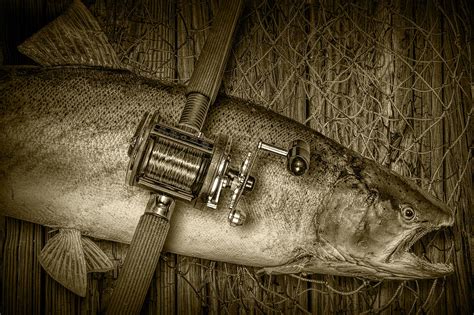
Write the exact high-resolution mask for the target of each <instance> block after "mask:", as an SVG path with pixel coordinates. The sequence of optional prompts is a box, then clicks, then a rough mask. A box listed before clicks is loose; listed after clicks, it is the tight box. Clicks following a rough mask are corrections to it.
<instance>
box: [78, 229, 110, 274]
mask: <svg viewBox="0 0 474 315" xmlns="http://www.w3.org/2000/svg"><path fill="white" fill-rule="evenodd" d="M82 247H83V250H84V257H85V259H86V266H87V272H105V271H109V270H112V269H114V265H113V264H112V262H111V261H110V259H109V257H107V255H106V254H105V253H104V252H103V251H102V249H100V248H99V246H97V245H96V244H95V243H94V242H93V241H92V240H91V239H89V238H87V237H83V238H82Z"/></svg>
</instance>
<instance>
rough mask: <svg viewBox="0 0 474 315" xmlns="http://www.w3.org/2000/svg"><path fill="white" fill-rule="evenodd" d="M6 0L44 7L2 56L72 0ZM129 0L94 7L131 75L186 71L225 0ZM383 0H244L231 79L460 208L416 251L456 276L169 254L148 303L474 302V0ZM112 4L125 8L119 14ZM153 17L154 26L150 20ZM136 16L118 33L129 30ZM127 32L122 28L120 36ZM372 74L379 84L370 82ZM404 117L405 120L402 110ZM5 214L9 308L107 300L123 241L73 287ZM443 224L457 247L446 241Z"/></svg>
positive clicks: (439, 308) (188, 306)
mask: <svg viewBox="0 0 474 315" xmlns="http://www.w3.org/2000/svg"><path fill="white" fill-rule="evenodd" d="M5 3H8V4H9V6H8V7H7V9H8V10H6V12H10V13H12V12H13V14H11V16H15V17H19V18H18V20H19V21H24V20H25V14H26V13H28V14H29V15H31V16H34V17H35V18H34V19H33V20H31V23H26V24H25V23H20V24H21V25H23V26H21V27H20V28H18V29H17V30H15V31H14V32H11V33H9V34H8V35H5V32H4V34H3V37H2V38H3V40H2V45H1V46H2V56H3V57H2V59H3V61H4V62H7V63H18V62H20V63H25V62H28V61H27V60H25V58H22V57H19V55H17V53H16V52H15V51H14V50H13V49H12V47H13V45H16V44H18V43H19V41H20V40H22V39H24V38H25V37H26V36H29V33H32V32H33V28H38V27H40V26H41V25H44V23H46V22H47V21H49V20H51V19H52V18H53V17H54V16H55V15H57V14H58V13H59V12H60V11H61V10H62V9H63V8H64V7H65V4H67V1H56V2H51V1H46V0H34V1H33V0H31V1H24V2H22V3H20V2H19V1H16V2H15V1H13V0H9V1H8V2H5ZM126 5H130V4H129V3H128V2H126V1H122V2H120V4H114V3H112V2H108V1H102V0H97V1H96V2H95V7H94V8H93V12H94V14H96V16H98V19H99V22H100V23H101V26H103V27H104V28H105V31H106V33H107V34H108V35H109V36H110V38H112V39H115V40H116V41H115V42H114V43H115V47H116V48H117V49H119V50H120V51H119V52H121V54H119V55H120V56H121V57H122V58H123V59H124V60H127V62H128V64H129V68H130V69H133V70H134V71H135V68H133V65H134V64H139V67H138V70H137V72H138V73H140V74H142V75H145V76H149V77H151V76H155V77H157V78H160V79H163V80H166V81H173V82H179V83H185V82H186V81H187V80H188V79H189V77H190V75H191V73H192V71H193V68H194V63H195V62H196V60H197V59H198V57H199V52H200V49H201V48H202V46H203V44H204V41H205V39H206V35H207V29H208V27H209V25H210V23H211V22H212V17H213V15H214V14H215V12H216V10H217V8H218V7H219V5H220V2H219V1H210V2H206V1H197V0H193V1H179V2H174V1H169V0H163V1H143V2H137V4H134V5H135V6H134V7H133V10H130V12H132V13H133V14H130V15H128V14H127V13H130V12H128V11H127V9H129V7H127V6H126ZM379 5H380V6H381V7H380V9H381V10H382V11H376V8H374V7H373V3H372V2H370V1H362V0H360V1H357V3H355V4H348V3H343V2H342V1H339V0H332V1H322V2H320V1H313V0H307V1H304V2H301V3H299V4H295V3H294V2H291V1H279V2H277V3H273V2H272V1H248V2H247V7H246V9H245V11H244V14H243V17H242V24H241V26H240V28H239V29H240V33H239V35H238V37H237V38H236V45H235V47H234V52H233V55H232V56H231V61H230V63H229V66H228V68H227V70H226V78H225V79H224V81H225V85H224V90H225V91H226V93H229V94H232V95H235V96H239V97H243V98H250V99H252V100H254V101H256V102H257V103H261V104H264V105H265V106H267V107H269V108H272V109H273V110H275V111H278V112H280V113H284V114H285V115H287V116H289V117H292V118H294V119H296V120H298V121H300V122H305V123H307V124H309V125H310V126H311V127H313V128H315V129H317V130H319V131H321V132H323V133H324V134H326V135H328V136H330V137H332V138H334V139H336V140H338V141H340V142H342V143H344V144H345V145H347V146H350V147H352V148H354V149H356V150H357V151H359V152H361V153H362V154H364V155H366V156H369V157H372V158H374V159H376V160H378V161H379V162H381V163H384V164H386V165H387V166H392V167H393V168H394V169H395V170H397V171H399V172H402V173H403V172H406V174H405V175H408V176H412V177H414V178H416V179H417V183H418V184H420V185H422V186H423V187H425V188H429V187H431V188H432V189H433V190H434V191H435V192H436V194H437V195H438V196H439V197H441V198H444V199H445V200H446V201H447V202H448V203H449V204H450V205H452V206H454V208H455V209H456V225H455V227H454V228H453V229H452V230H451V232H448V233H447V234H450V235H447V236H446V237H444V235H440V236H439V240H437V241H436V243H431V240H429V239H427V240H426V241H425V242H424V243H425V245H430V247H429V249H428V250H425V249H423V248H421V246H420V247H419V248H417V250H418V251H420V252H424V251H426V254H427V255H428V256H429V257H431V258H433V259H436V260H439V261H444V260H445V259H452V260H453V261H454V263H455V266H456V274H455V275H454V276H451V277H448V278H447V279H439V280H437V281H433V280H428V281H410V282H406V283H400V282H391V281H387V282H383V283H376V282H371V283H368V284H365V283H364V282H363V281H361V280H359V279H351V278H343V277H333V276H326V275H310V276H306V277H308V278H309V279H310V280H311V281H305V280H302V279H303V278H295V277H291V276H278V277H275V276H271V277H270V276H259V277H256V276H255V275H254V273H253V270H252V269H251V268H248V269H247V268H245V267H241V266H235V265H231V264H226V263H216V262H210V261H206V260H201V259H195V258H189V257H183V256H178V255H174V254H165V255H163V256H162V258H161V259H160V264H159V266H158V268H157V269H156V272H155V277H154V279H153V282H152V286H151V288H150V291H149V293H148V296H147V299H146V302H145V305H144V308H143V310H142V311H143V313H146V314H174V313H181V314H189V313H224V314H237V313H241V314H261V313H268V314H271V313H274V314H277V313H292V314H300V313H306V312H309V313H312V314H327V313H360V312H363V311H368V310H371V309H379V310H380V311H382V312H383V313H384V314H389V313H390V314H392V313H393V314H396V313H400V312H402V311H403V312H405V313H409V312H410V311H411V312H412V313H415V312H433V313H437V312H439V313H445V314H450V313H453V312H458V313H460V314H462V313H464V314H468V313H469V312H471V311H472V282H471V281H472V280H471V278H470V277H471V270H470V266H471V264H472V262H471V256H470V255H471V253H470V243H469V238H470V236H471V233H472V226H470V221H469V218H470V217H471V216H472V208H473V196H472V189H473V187H472V178H469V175H468V174H469V171H470V170H471V171H472V166H469V161H470V160H472V149H471V148H470V146H472V143H473V131H472V120H471V117H472V100H473V94H472V92H471V89H472V84H473V81H472V77H471V76H472V73H469V74H467V73H466V72H465V70H464V68H463V67H466V65H469V64H471V65H472V56H471V55H469V54H465V53H462V51H461V49H462V47H461V46H460V43H464V42H465V41H466V38H472V24H470V22H469V16H468V15H469V14H468V13H469V12H471V13H472V4H469V3H468V2H466V1H460V2H459V5H458V6H453V4H452V3H451V2H450V1H441V2H436V5H435V3H434V2H432V1H421V2H416V3H412V2H410V1H402V0H400V1H395V2H394V3H392V5H389V6H386V3H385V2H383V3H379ZM296 6H297V8H295V7H296ZM441 9H442V10H441ZM113 10H116V11H114V12H115V13H116V16H118V17H119V18H118V19H117V20H113V19H112V20H111V16H112V15H110V14H109V13H110V12H111V11H113ZM4 12H5V10H4ZM374 12H375V13H377V14H379V15H377V14H375V15H374V14H373V13H374ZM4 14H5V13H4ZM130 16H132V17H133V19H129V18H130ZM374 16H375V17H378V19H377V18H375V19H374ZM145 17H147V18H148V19H151V20H152V21H153V23H151V24H147V25H142V24H140V23H141V21H142V20H141V18H145ZM9 20H10V19H9ZM4 22H6V20H4ZM127 27H128V29H127V30H126V32H125V33H123V32H122V31H121V28H127ZM10 29H11V28H10ZM140 30H141V31H146V33H147V34H148V35H149V36H148V35H147V37H146V38H144V39H143V40H141V41H139V42H133V38H136V37H137V34H142V32H141V31H140ZM123 34H127V36H126V37H120V36H122V35H123ZM120 39H122V41H121V42H120V41H119V40H120ZM371 44H374V45H373V46H371ZM360 56H363V57H360ZM358 58H359V59H358ZM361 58H362V59H361ZM371 58H373V59H371ZM377 65H383V66H382V67H377ZM467 72H469V71H467ZM374 78H378V79H379V81H373V82H372V81H371V80H373V79H374ZM397 109H398V110H399V111H397ZM403 115H406V116H407V117H409V118H410V120H409V121H403V119H401V117H402V116H403ZM443 115H444V116H443ZM439 117H442V118H441V119H439V122H437V123H436V124H434V125H433V121H436V119H438V118H439ZM397 137H398V138H397ZM398 139H399V140H398ZM426 179H428V180H426ZM430 179H431V183H430V181H429V180H430ZM430 184H431V185H430ZM0 227H1V228H0V250H1V253H2V259H1V260H0V267H1V269H2V273H1V282H2V289H1V290H2V292H1V294H2V299H1V303H0V307H1V310H2V313H5V314H29V313H31V314H40V313H48V314H49V313H51V314H98V313H101V312H103V311H104V310H105V308H106V306H107V302H108V299H109V297H110V293H111V291H112V288H113V286H114V283H115V280H116V279H117V277H118V275H119V274H120V266H121V264H122V263H123V260H124V258H125V255H126V251H127V246H126V245H122V244H115V243H112V242H105V241H100V242H99V245H100V247H101V248H103V249H104V251H105V252H106V253H107V254H108V256H109V257H111V258H112V260H113V262H114V264H115V266H116V269H115V270H113V271H111V272H108V273H105V274H92V275H89V277H88V288H89V289H88V294H87V296H86V297H85V298H79V297H77V296H75V295H73V294H72V293H70V292H69V291H67V290H66V289H64V288H63V287H62V286H60V285H59V284H57V283H56V282H55V281H54V280H52V279H51V278H50V277H49V276H47V275H46V274H45V272H44V271H43V270H42V269H41V267H40V266H39V263H38V260H37V255H38V253H39V252H40V250H41V248H42V247H43V246H44V244H45V241H46V240H47V239H48V238H49V237H50V232H51V230H50V229H47V228H44V227H41V226H39V225H35V224H32V223H27V222H21V221H18V220H15V219H10V218H6V219H4V218H3V219H2V220H0ZM449 237H453V240H454V246H451V245H450V243H449V241H445V240H444V239H445V238H448V239H449ZM431 245H436V247H434V246H431ZM450 257H452V258H450Z"/></svg>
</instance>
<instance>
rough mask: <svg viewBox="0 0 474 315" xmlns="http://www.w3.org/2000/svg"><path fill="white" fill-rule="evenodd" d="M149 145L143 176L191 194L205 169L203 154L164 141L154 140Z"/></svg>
mask: <svg viewBox="0 0 474 315" xmlns="http://www.w3.org/2000/svg"><path fill="white" fill-rule="evenodd" d="M151 145H152V146H153V147H152V148H151V152H150V153H149V158H148V163H147V165H146V168H145V169H144V174H145V176H147V177H150V178H152V179H154V180H157V181H159V182H162V183H164V184H167V185H170V186H172V187H177V188H179V189H182V190H184V191H188V192H193V191H194V188H195V186H196V184H197V182H198V179H199V177H200V175H201V174H202V173H203V171H204V168H205V158H204V153H203V152H201V151H199V150H196V149H193V148H189V147H183V146H182V145H179V144H177V143H175V142H172V141H169V140H166V139H156V140H155V142H154V143H153V144H149V146H151ZM149 149H150V148H149Z"/></svg>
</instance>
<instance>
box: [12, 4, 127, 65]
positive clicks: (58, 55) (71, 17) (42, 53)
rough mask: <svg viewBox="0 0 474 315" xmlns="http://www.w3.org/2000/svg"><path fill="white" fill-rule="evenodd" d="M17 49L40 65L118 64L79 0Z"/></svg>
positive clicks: (96, 24) (115, 56)
mask: <svg viewBox="0 0 474 315" xmlns="http://www.w3.org/2000/svg"><path fill="white" fill-rule="evenodd" d="M18 50H19V51H20V52H21V53H22V54H24V55H26V56H27V57H29V58H31V59H33V60H34V61H36V62H37V63H39V64H40V65H42V66H58V65H86V66H101V67H110V68H119V65H120V61H119V58H118V57H117V54H116V53H115V51H114V49H113V47H112V45H110V43H109V41H108V39H107V36H106V35H105V33H104V32H103V31H102V29H101V28H100V26H99V23H98V22H97V20H96V19H95V17H94V16H93V15H92V14H91V13H90V12H89V10H88V9H87V8H86V6H85V5H84V4H82V2H81V1H79V0H74V1H72V4H71V5H70V7H69V8H68V9H67V10H66V11H65V12H64V13H63V14H62V15H60V16H59V17H58V18H56V19H55V20H54V21H52V22H51V23H49V24H48V25H46V26H45V27H43V28H42V29H41V30H39V31H38V32H37V33H35V34H34V35H33V36H31V37H30V38H28V39H27V40H26V41H25V42H23V43H22V44H21V45H20V46H18Z"/></svg>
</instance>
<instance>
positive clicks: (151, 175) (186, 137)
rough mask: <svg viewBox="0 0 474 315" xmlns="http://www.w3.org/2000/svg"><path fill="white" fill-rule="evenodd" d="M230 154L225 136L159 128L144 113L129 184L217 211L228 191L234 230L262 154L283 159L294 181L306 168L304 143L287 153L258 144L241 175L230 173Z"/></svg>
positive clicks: (295, 144)
mask: <svg viewBox="0 0 474 315" xmlns="http://www.w3.org/2000/svg"><path fill="white" fill-rule="evenodd" d="M230 149H231V141H230V140H229V139H228V137H227V136H225V135H220V136H218V137H217V139H216V140H215V141H212V140H210V139H206V138H204V137H202V135H199V136H198V135H195V134H192V133H189V132H187V131H184V130H181V129H177V128H173V127H170V126H166V125H164V124H162V123H160V119H159V116H158V113H155V114H154V115H151V114H148V113H147V114H145V115H144V117H143V118H142V120H141V122H140V124H139V126H138V128H137V131H136V133H135V135H134V137H133V138H132V141H131V144H130V148H129V151H128V155H129V157H130V163H129V166H128V169H127V183H128V184H129V185H132V186H134V185H135V186H139V187H142V188H145V189H147V190H150V191H153V192H159V193H162V194H164V195H166V196H169V197H172V198H176V199H179V200H184V201H187V202H189V203H191V204H192V205H193V206H195V207H197V208H202V207H204V206H207V207H209V208H212V209H216V208H217V205H218V203H219V198H220V195H221V193H222V191H223V189H230V190H231V198H230V200H229V202H228V207H229V209H230V213H229V222H230V224H231V225H232V226H238V225H242V224H243V223H244V222H245V218H246V215H245V213H244V212H242V211H240V210H238V209H237V205H238V202H239V200H240V198H241V196H242V195H243V194H244V193H246V192H249V191H252V190H253V187H254V186H255V178H254V177H252V176H250V173H251V171H252V167H253V165H254V164H255V161H256V159H257V156H258V152H259V151H260V150H263V151H268V152H271V153H274V154H277V155H281V156H285V157H287V169H288V171H289V172H290V173H291V174H293V175H295V176H300V175H303V174H304V173H305V172H306V171H307V170H308V168H309V156H310V150H309V145H308V144H307V143H306V142H304V141H302V140H296V141H293V142H292V143H291V144H290V149H289V150H288V151H286V150H283V149H280V148H278V147H275V146H272V145H269V144H266V143H263V142H261V141H260V142H259V143H258V145H257V148H256V150H255V151H254V152H249V153H248V155H247V157H246V159H245V160H244V161H243V163H242V165H241V167H240V169H239V170H236V169H233V168H231V167H230V162H231V156H230Z"/></svg>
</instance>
